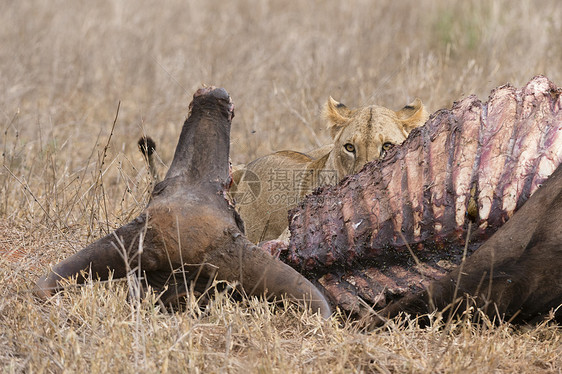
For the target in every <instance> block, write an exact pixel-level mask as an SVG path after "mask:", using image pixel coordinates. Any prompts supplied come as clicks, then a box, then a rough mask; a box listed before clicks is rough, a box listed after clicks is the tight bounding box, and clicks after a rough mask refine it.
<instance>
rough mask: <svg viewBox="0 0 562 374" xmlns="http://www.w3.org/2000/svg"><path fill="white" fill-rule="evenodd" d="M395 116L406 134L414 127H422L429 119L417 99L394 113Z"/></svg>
mask: <svg viewBox="0 0 562 374" xmlns="http://www.w3.org/2000/svg"><path fill="white" fill-rule="evenodd" d="M396 116H397V117H398V119H399V120H400V121H402V125H403V126H404V131H405V132H406V133H407V134H409V133H410V131H412V130H413V129H415V128H416V127H420V126H422V125H423V124H424V123H425V121H427V119H428V118H429V115H428V114H427V110H426V109H425V106H424V105H423V103H422V102H421V100H420V99H418V98H416V99H415V100H414V101H412V102H411V103H410V104H408V105H406V106H405V107H404V108H402V109H400V110H399V111H398V112H396Z"/></svg>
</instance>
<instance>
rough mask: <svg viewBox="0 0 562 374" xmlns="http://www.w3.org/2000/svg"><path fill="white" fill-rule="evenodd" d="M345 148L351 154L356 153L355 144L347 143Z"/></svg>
mask: <svg viewBox="0 0 562 374" xmlns="http://www.w3.org/2000/svg"><path fill="white" fill-rule="evenodd" d="M343 147H344V148H345V150H346V151H348V152H350V153H353V152H355V146H354V145H353V144H351V143H345V144H344V145H343Z"/></svg>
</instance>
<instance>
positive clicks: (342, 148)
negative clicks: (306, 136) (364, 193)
mask: <svg viewBox="0 0 562 374" xmlns="http://www.w3.org/2000/svg"><path fill="white" fill-rule="evenodd" d="M324 114H325V117H326V119H327V120H328V129H329V130H330V134H331V136H332V139H333V141H334V148H333V151H332V154H331V155H330V158H331V160H330V163H331V164H332V165H331V166H332V167H333V168H334V169H335V170H336V171H337V172H338V175H339V176H340V178H341V177H343V176H345V175H348V174H354V173H357V172H358V171H359V170H360V169H361V168H362V167H363V165H365V164H366V163H367V162H369V161H372V160H377V159H379V158H381V157H383V156H384V154H385V152H386V151H387V150H388V149H389V148H390V147H392V146H393V145H395V144H401V143H402V142H403V141H404V140H406V138H407V137H408V134H409V133H410V131H412V130H413V129H414V128H416V127H419V126H421V125H423V124H424V123H425V121H426V120H427V119H428V113H427V111H426V109H425V107H424V105H423V104H422V102H421V100H420V99H415V100H414V101H413V102H412V103H411V104H408V105H406V106H405V107H404V108H402V109H400V110H399V111H397V112H395V111H393V110H391V109H387V108H384V107H381V106H378V105H371V106H367V107H362V108H357V109H349V108H348V107H346V106H345V105H344V104H342V103H339V102H337V101H336V100H334V99H333V98H331V97H330V99H329V100H328V102H327V103H326V106H325V110H324Z"/></svg>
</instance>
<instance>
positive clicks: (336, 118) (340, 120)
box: [324, 96, 351, 139]
mask: <svg viewBox="0 0 562 374" xmlns="http://www.w3.org/2000/svg"><path fill="white" fill-rule="evenodd" d="M324 117H326V119H327V120H328V129H329V130H330V135H331V136H332V139H334V138H335V137H336V135H337V134H338V133H339V132H340V131H341V129H342V128H344V127H345V126H346V125H347V124H348V123H349V119H350V117H351V110H349V108H348V107H346V106H345V105H344V104H342V103H340V102H338V101H336V100H334V99H333V98H332V97H331V96H330V99H328V102H327V103H326V106H325V107H324Z"/></svg>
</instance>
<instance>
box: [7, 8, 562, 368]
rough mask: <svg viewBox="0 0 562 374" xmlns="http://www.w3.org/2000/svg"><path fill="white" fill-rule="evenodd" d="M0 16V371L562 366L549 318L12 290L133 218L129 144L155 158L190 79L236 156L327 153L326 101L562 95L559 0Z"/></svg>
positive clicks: (442, 101)
mask: <svg viewBox="0 0 562 374" xmlns="http://www.w3.org/2000/svg"><path fill="white" fill-rule="evenodd" d="M0 24H2V28H1V29H0V42H1V44H2V48H0V76H1V77H2V79H0V87H1V92H2V98H0V116H1V120H0V125H1V129H0V130H1V131H2V132H1V135H0V147H1V148H2V167H1V168H0V254H1V258H0V283H1V284H2V285H3V286H2V287H1V288H0V292H1V294H0V367H2V368H3V371H5V372H30V373H31V372H78V371H85V372H159V371H160V372H186V371H189V372H222V371H224V372H247V371H251V372H316V371H323V372H371V371H381V372H471V373H472V372H491V371H495V372H517V373H520V372H542V371H545V372H560V371H561V370H562V357H561V355H562V349H561V346H562V345H561V343H560V340H561V338H562V332H561V330H560V328H559V327H557V326H551V325H549V324H544V325H540V326H537V327H532V328H527V329H521V328H513V327H510V326H508V325H501V326H499V327H491V326H489V325H487V324H486V323H484V324H482V325H473V324H470V323H468V322H463V321H460V322H455V323H454V324H452V325H449V326H445V325H444V324H443V323H442V322H439V321H438V320H436V321H435V323H434V324H433V325H432V326H431V327H429V328H426V329H420V328H419V327H416V326H415V325H414V324H412V323H410V322H408V321H406V322H400V321H395V322H393V323H391V324H390V325H389V326H387V327H385V328H383V329H381V330H378V331H375V332H373V333H369V334H366V333H362V332H360V331H358V330H357V329H356V328H354V327H353V326H352V325H351V324H349V323H345V322H343V323H342V322H341V320H340V321H338V320H332V321H328V322H327V323H322V322H320V321H319V320H318V319H317V318H316V317H315V316H309V315H307V314H303V312H302V311H300V310H298V309H295V308H294V307H292V306H288V305H285V306H283V307H281V308H279V307H274V306H273V305H272V304H267V303H264V302H260V301H257V300H249V301H246V302H243V303H235V302H233V301H231V300H230V298H229V297H228V295H227V294H221V295H218V296H217V297H216V298H215V299H214V300H213V301H212V303H211V304H210V305H209V307H208V309H207V310H205V311H203V312H201V311H199V310H198V309H192V310H190V311H188V312H185V313H179V314H167V313H161V312H160V311H159V310H158V308H156V307H154V306H153V304H152V303H151V302H150V300H145V301H139V300H137V301H133V302H132V303H128V302H127V301H126V297H127V296H126V291H127V284H123V283H113V282H112V283H107V284H94V285H87V286H86V287H83V288H79V289H72V290H70V291H69V292H66V293H63V294H61V295H58V296H56V297H55V298H54V299H53V300H52V301H51V302H50V303H47V304H46V305H41V304H40V303H38V302H36V301H35V300H33V298H32V297H31V295H30V293H29V292H28V290H29V289H30V287H31V286H32V284H33V282H34V281H35V279H36V278H37V277H38V276H39V274H41V273H42V272H44V271H45V269H46V268H47V266H48V264H49V263H54V262H56V261H58V260H60V259H62V258H64V257H66V256H67V255H68V254H70V253H73V252H74V251H76V250H78V249H80V248H81V247H83V246H84V245H86V244H87V243H89V242H91V241H92V240H94V239H96V238H98V237H99V236H101V235H104V234H105V233H107V232H109V231H110V230H112V229H114V228H116V227H118V226H119V225H121V224H122V223H123V222H126V221H128V220H129V219H130V218H131V217H133V216H135V215H136V214H137V213H138V212H139V211H140V210H141V209H142V207H144V206H145V204H146V202H147V198H148V194H147V191H148V188H149V180H148V176H147V174H146V168H145V165H144V163H143V160H142V158H141V156H140V155H139V154H138V152H137V149H136V139H137V138H138V137H139V136H140V135H141V134H142V133H143V132H146V133H147V134H149V135H151V136H152V137H154V138H155V139H156V140H157V142H158V145H159V155H160V156H161V158H162V159H163V160H165V162H169V161H170V160H171V157H172V154H173V150H174V146H175V144H176V141H177V138H178V135H179V131H180V128H181V124H182V122H183V119H184V116H185V114H186V108H187V104H188V102H189V100H190V97H191V94H192V93H193V92H194V91H195V89H196V88H197V87H199V86H200V84H201V83H207V84H214V85H218V86H223V87H225V88H226V89H227V90H228V91H229V92H230V93H231V95H232V97H233V99H234V101H235V103H236V107H237V109H236V118H235V119H234V123H233V130H232V150H231V151H232V152H231V153H232V158H233V161H234V162H235V163H239V162H246V161H248V160H251V159H252V158H255V157H257V156H259V155H263V154H265V153H267V152H270V151H272V150H277V149H282V148H294V149H298V150H306V149H310V148H312V147H314V146H316V145H318V144H325V143H327V142H328V141H329V139H328V134H327V132H326V131H324V129H323V122H322V120H321V119H320V118H319V112H320V108H321V105H322V104H323V103H324V102H325V100H326V99H327V98H328V96H329V95H332V96H334V97H335V98H337V99H339V100H342V101H343V102H345V103H347V104H348V105H351V106H357V105H361V104H367V103H374V102H376V103H379V104H382V105H385V106H388V107H391V108H394V109H398V108H400V107H401V106H402V105H404V104H406V103H407V102H409V101H410V100H411V99H413V98H414V97H416V96H418V97H420V98H422V100H423V101H424V102H425V103H426V104H427V105H428V107H429V108H430V109H431V111H433V110H436V109H439V108H441V107H448V106H450V104H451V103H452V102H453V101H454V100H458V99H460V98H461V97H463V96H465V95H468V94H471V93H474V94H477V95H478V96H480V97H481V98H482V99H485V98H486V96H487V95H488V93H489V91H490V90H491V89H492V88H494V87H496V86H498V85H501V84H504V83H506V82H511V83H512V84H514V85H516V86H521V85H523V84H524V83H525V82H527V81H528V80H529V79H530V78H531V77H532V76H533V75H536V74H545V75H547V76H548V77H549V78H550V79H551V80H553V81H554V82H555V83H557V84H559V85H562V44H561V43H560V35H562V4H561V3H560V2H559V1H557V0H545V1H531V0H522V1H518V2H512V1H507V0H503V1H489V0H482V1H476V0H473V1H459V2H450V1H446V0H437V1H430V0H421V1H416V2H413V1H411V2H410V1H386V0H385V1H377V2H375V1H365V0H363V1H361V0H353V1H306V2H305V1H302V2H292V3H290V4H289V3H285V2H273V1H261V2H258V1H249V0H247V1H230V2H224V1H218V0H217V1H215V0H210V1H205V2H203V1H201V2H195V1H179V0H176V1H169V2H166V3H162V2H158V3H157V2H150V1H136V2H133V1H127V0H123V1H113V2H110V1H96V2H68V1H59V0H54V1H49V2H41V1H27V2H23V1H22V2H14V1H7V2H3V3H2V4H0ZM119 102H120V103H121V106H120V110H119V115H118V118H117V122H116V127H115V131H114V133H113V135H112V136H110V131H111V127H112V123H113V120H114V117H115V115H116V111H117V107H118V103H119ZM108 140H109V142H108ZM106 145H109V148H108V149H107V152H105V151H104V149H105V147H106Z"/></svg>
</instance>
